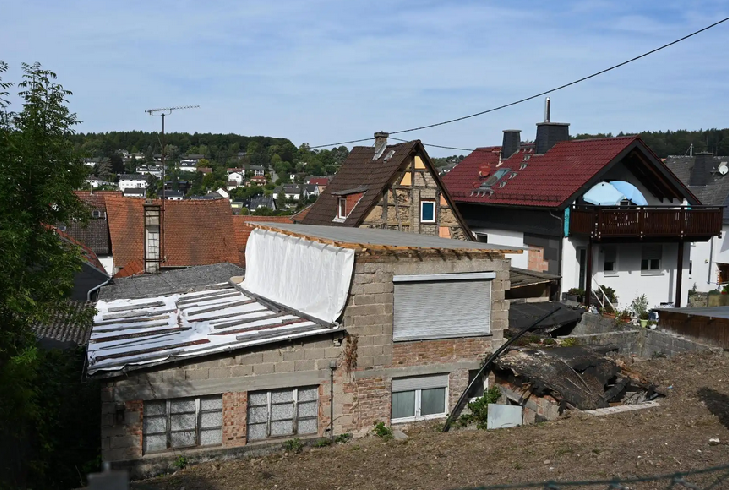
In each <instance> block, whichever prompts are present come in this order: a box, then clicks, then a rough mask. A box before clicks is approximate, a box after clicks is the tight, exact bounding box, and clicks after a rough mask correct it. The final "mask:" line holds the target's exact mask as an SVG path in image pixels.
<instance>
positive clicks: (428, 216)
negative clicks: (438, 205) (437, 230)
mask: <svg viewBox="0 0 729 490" xmlns="http://www.w3.org/2000/svg"><path fill="white" fill-rule="evenodd" d="M420 222H421V223H435V201H420Z"/></svg>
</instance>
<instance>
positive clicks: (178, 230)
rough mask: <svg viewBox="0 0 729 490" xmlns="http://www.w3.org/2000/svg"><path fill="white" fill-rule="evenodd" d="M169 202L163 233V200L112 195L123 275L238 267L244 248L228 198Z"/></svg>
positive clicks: (109, 203)
mask: <svg viewBox="0 0 729 490" xmlns="http://www.w3.org/2000/svg"><path fill="white" fill-rule="evenodd" d="M216 197H217V198H216V199H200V200H194V199H185V200H174V201H167V202H166V203H165V209H164V220H163V221H162V225H163V227H164V228H163V229H160V221H159V216H160V214H161V200H159V199H155V200H153V201H152V200H148V201H145V200H142V199H125V198H122V197H116V196H107V197H106V199H105V202H106V209H107V212H108V216H109V234H110V237H111V243H112V246H113V252H114V266H115V269H116V270H117V271H120V270H123V271H124V272H123V275H127V276H128V275H133V274H140V273H144V272H145V271H146V272H155V271H157V270H160V269H162V270H164V269H167V268H174V267H189V266H194V265H205V264H213V263H219V262H230V263H237V261H238V246H237V243H236V241H235V237H233V236H230V230H231V229H232V228H233V221H232V213H231V210H230V204H229V203H228V200H227V199H222V198H220V196H219V195H217V194H216Z"/></svg>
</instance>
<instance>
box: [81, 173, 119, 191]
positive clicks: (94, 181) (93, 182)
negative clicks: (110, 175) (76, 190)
mask: <svg viewBox="0 0 729 490" xmlns="http://www.w3.org/2000/svg"><path fill="white" fill-rule="evenodd" d="M86 182H87V183H88V184H89V185H90V186H91V188H92V189H98V188H99V187H102V186H108V185H115V184H114V183H113V182H109V181H108V180H104V179H101V178H99V177H97V176H95V175H89V176H88V177H86Z"/></svg>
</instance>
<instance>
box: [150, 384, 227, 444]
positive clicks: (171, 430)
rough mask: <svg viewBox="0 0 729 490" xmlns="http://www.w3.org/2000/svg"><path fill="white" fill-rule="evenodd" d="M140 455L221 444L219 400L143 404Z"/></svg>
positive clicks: (179, 400)
mask: <svg viewBox="0 0 729 490" xmlns="http://www.w3.org/2000/svg"><path fill="white" fill-rule="evenodd" d="M143 420H144V423H143V427H142V438H143V441H144V443H143V450H144V454H147V453H153V452H161V451H166V450H168V449H183V448H190V447H196V446H217V445H220V444H222V442H223V433H222V426H223V397H222V396H220V395H218V396H207V397H200V398H175V399H171V400H151V401H145V402H144V418H143Z"/></svg>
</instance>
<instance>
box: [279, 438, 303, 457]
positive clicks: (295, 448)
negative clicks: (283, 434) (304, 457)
mask: <svg viewBox="0 0 729 490" xmlns="http://www.w3.org/2000/svg"><path fill="white" fill-rule="evenodd" d="M283 447H284V449H285V450H287V451H288V452H291V453H294V454H299V453H300V452H301V450H302V449H304V443H303V442H301V439H299V438H298V437H295V438H293V439H289V440H288V441H286V442H284V443H283Z"/></svg>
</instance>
